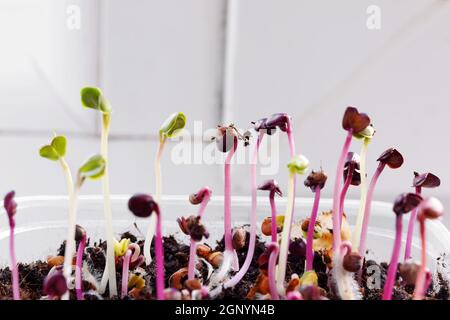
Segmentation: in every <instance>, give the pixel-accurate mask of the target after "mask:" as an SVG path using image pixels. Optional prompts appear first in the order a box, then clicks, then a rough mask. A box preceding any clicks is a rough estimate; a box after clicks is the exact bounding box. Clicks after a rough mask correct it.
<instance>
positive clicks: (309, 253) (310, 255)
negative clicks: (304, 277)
mask: <svg viewBox="0 0 450 320" xmlns="http://www.w3.org/2000/svg"><path fill="white" fill-rule="evenodd" d="M320 190H321V189H320V186H317V187H316V189H315V193H316V194H315V196H314V205H313V208H312V211H311V218H310V219H309V225H308V234H307V238H306V271H310V270H313V261H314V248H313V243H314V227H315V225H316V220H317V212H318V211H319V202H320Z"/></svg>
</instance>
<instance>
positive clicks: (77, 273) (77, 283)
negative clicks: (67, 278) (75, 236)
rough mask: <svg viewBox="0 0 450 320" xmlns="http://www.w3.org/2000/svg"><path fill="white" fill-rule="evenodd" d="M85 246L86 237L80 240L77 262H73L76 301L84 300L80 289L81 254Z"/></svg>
mask: <svg viewBox="0 0 450 320" xmlns="http://www.w3.org/2000/svg"><path fill="white" fill-rule="evenodd" d="M85 246H86V235H83V237H82V238H81V241H80V244H79V245H78V251H77V260H76V262H75V265H76V267H75V291H76V293H77V300H84V295H83V288H82V271H83V253H84V248H85Z"/></svg>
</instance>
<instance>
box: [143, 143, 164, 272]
mask: <svg viewBox="0 0 450 320" xmlns="http://www.w3.org/2000/svg"><path fill="white" fill-rule="evenodd" d="M165 143H166V138H165V137H164V138H161V139H160V140H159V144H158V150H157V151H156V157H155V168H154V169H155V189H156V193H155V200H156V203H158V204H160V202H161V193H162V177H161V155H162V152H163V150H164V145H165ZM156 222H157V221H156V215H155V214H152V215H151V216H150V223H149V225H148V229H147V234H146V235H145V242H144V257H145V263H146V264H147V265H149V264H150V263H151V262H152V255H151V253H150V249H151V245H152V239H153V237H154V236H155V231H156Z"/></svg>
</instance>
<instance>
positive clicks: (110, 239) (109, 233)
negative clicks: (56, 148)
mask: <svg viewBox="0 0 450 320" xmlns="http://www.w3.org/2000/svg"><path fill="white" fill-rule="evenodd" d="M102 120H103V121H102V135H101V155H102V156H103V158H104V159H105V160H106V166H105V174H104V176H103V178H102V191H103V210H104V215H105V226H106V242H107V246H106V264H107V265H108V270H106V269H105V271H104V272H106V271H107V272H108V283H109V296H110V297H113V296H115V295H117V283H116V265H115V257H114V231H113V224H112V209H111V198H110V190H109V162H108V136H109V125H110V120H111V118H110V115H109V114H103V117H102Z"/></svg>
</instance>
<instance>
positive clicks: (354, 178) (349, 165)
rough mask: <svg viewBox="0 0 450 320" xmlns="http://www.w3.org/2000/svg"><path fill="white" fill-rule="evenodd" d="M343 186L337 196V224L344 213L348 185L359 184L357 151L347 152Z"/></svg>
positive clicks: (359, 174) (340, 222)
mask: <svg viewBox="0 0 450 320" xmlns="http://www.w3.org/2000/svg"><path fill="white" fill-rule="evenodd" d="M344 181H345V182H344V186H343V187H342V191H341V195H340V198H339V224H340V225H342V216H343V215H344V201H345V197H346V196H347V191H348V188H349V187H350V185H352V186H359V185H360V184H361V173H360V157H359V155H358V154H357V153H354V152H349V153H348V154H347V160H346V162H345V166H344Z"/></svg>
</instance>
